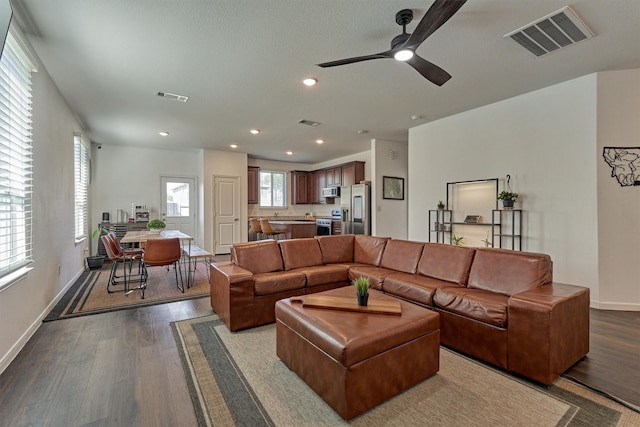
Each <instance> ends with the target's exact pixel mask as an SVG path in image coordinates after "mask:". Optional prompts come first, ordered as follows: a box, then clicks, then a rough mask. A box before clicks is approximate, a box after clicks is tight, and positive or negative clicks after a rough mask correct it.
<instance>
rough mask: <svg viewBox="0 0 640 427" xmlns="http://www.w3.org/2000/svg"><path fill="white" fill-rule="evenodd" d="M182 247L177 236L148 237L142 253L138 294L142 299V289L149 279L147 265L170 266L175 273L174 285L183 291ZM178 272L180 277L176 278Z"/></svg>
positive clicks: (145, 286)
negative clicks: (163, 237) (167, 237)
mask: <svg viewBox="0 0 640 427" xmlns="http://www.w3.org/2000/svg"><path fill="white" fill-rule="evenodd" d="M180 258H182V248H181V246H180V239H179V238H178V237H174V238H169V239H149V240H147V245H146V246H145V248H144V254H143V255H142V280H141V283H140V296H141V297H142V299H144V290H145V289H146V288H147V282H148V279H149V271H148V269H147V268H148V267H155V266H167V267H168V266H171V265H173V269H174V270H175V273H176V286H177V287H178V289H180V291H182V292H184V282H183V278H182V265H181V263H180ZM178 274H179V275H180V278H179V279H178Z"/></svg>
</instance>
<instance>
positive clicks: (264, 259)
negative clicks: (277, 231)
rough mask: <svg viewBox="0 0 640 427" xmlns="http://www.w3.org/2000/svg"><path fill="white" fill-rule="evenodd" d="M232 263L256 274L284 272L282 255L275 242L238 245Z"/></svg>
mask: <svg viewBox="0 0 640 427" xmlns="http://www.w3.org/2000/svg"><path fill="white" fill-rule="evenodd" d="M231 261H233V262H234V263H235V264H236V265H238V266H240V267H242V268H244V269H245V270H249V271H250V272H252V273H254V274H260V273H269V272H272V271H281V270H282V255H280V247H279V246H278V243H276V241H275V240H263V241H260V242H249V243H236V244H234V245H233V250H232V257H231Z"/></svg>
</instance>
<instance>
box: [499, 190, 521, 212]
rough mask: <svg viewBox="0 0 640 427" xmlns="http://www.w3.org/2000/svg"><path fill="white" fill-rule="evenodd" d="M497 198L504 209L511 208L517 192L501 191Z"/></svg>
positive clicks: (515, 200)
mask: <svg viewBox="0 0 640 427" xmlns="http://www.w3.org/2000/svg"><path fill="white" fill-rule="evenodd" d="M498 200H502V207H504V208H505V209H513V205H514V203H515V202H517V201H518V193H512V192H511V191H501V192H500V194H498Z"/></svg>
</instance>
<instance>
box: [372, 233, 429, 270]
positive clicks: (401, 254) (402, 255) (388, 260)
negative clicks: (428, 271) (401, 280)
mask: <svg viewBox="0 0 640 427" xmlns="http://www.w3.org/2000/svg"><path fill="white" fill-rule="evenodd" d="M422 248H424V243H419V242H410V241H408V240H396V239H391V240H389V241H388V242H387V244H386V246H385V247H384V252H383V253H382V260H381V261H380V267H384V268H390V269H392V270H397V271H402V272H404V273H411V274H413V273H415V272H416V267H417V265H418V261H419V260H420V255H422Z"/></svg>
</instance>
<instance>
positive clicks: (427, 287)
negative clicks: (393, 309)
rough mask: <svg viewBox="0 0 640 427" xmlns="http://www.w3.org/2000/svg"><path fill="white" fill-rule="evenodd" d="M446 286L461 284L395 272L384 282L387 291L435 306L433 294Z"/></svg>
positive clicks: (383, 285)
mask: <svg viewBox="0 0 640 427" xmlns="http://www.w3.org/2000/svg"><path fill="white" fill-rule="evenodd" d="M444 286H460V285H457V284H455V283H451V282H447V281H444V280H440V279H435V278H433V277H428V276H422V275H420V274H409V273H393V274H390V275H388V276H387V277H385V278H384V281H383V282H382V287H383V288H384V291H385V292H386V293H388V294H391V295H396V296H399V297H401V298H404V299H407V300H410V301H414V302H417V303H419V304H424V305H429V306H433V295H434V294H435V292H436V289H438V288H442V287H444Z"/></svg>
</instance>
